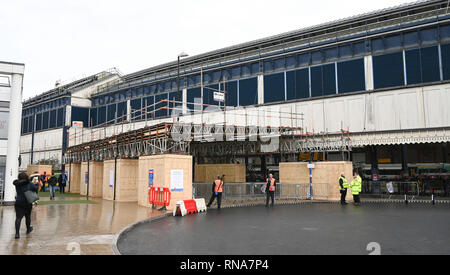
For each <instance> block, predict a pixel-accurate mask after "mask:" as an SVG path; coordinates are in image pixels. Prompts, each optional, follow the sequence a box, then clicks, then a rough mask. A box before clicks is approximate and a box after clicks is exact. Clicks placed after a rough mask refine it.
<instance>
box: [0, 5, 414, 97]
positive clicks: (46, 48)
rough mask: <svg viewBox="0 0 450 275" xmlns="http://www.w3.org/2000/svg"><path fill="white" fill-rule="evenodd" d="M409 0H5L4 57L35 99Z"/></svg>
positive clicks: (0, 24)
mask: <svg viewBox="0 0 450 275" xmlns="http://www.w3.org/2000/svg"><path fill="white" fill-rule="evenodd" d="M407 2H411V1H405V0H376V1H374V0H371V1H367V0H340V1H336V0H322V1H311V0H308V1H303V0H226V1H218V0H189V1H188V0H165V1H163V0H160V1H150V0H144V1H140V0H123V1H122V0H73V1H66V0H39V1H36V0H29V1H26V0H1V2H0V33H1V34H0V35H1V36H0V37H1V40H0V60H1V61H10V62H20V63H25V79H24V95H23V98H24V99H26V98H29V97H31V96H35V95H37V94H40V93H43V92H45V91H48V90H50V89H52V88H53V87H54V85H55V82H56V81H57V80H61V81H62V82H63V83H65V82H68V81H71V80H75V78H80V77H82V76H88V75H92V74H95V73H98V72H100V71H103V70H106V69H109V68H112V67H116V68H118V69H119V70H120V71H122V73H124V74H128V73H133V72H136V71H138V70H142V69H146V68H149V67H152V66H155V65H159V64H162V63H166V62H170V61H173V60H176V57H177V55H178V54H179V53H180V52H182V51H185V52H187V53H188V54H190V55H191V56H192V55H197V54H201V53H204V52H207V51H211V50H216V49H219V48H224V47H228V46H231V45H235V44H239V43H244V42H248V41H251V40H254V39H259V38H264V37H267V36H271V35H276V34H280V33H282V32H287V31H292V30H296V29H300V28H304V27H309V26H312V25H316V24H321V23H326V22H328V21H332V20H336V19H341V18H345V17H348V16H354V15H358V14H361V13H365V12H370V11H374V10H378V9H383V8H388V7H392V6H396V5H399V4H402V3H407Z"/></svg>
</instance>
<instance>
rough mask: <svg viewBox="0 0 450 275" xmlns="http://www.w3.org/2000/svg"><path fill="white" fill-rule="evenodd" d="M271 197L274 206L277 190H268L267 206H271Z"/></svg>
mask: <svg viewBox="0 0 450 275" xmlns="http://www.w3.org/2000/svg"><path fill="white" fill-rule="evenodd" d="M269 199H272V206H273V205H274V204H275V191H267V198H266V207H268V206H269Z"/></svg>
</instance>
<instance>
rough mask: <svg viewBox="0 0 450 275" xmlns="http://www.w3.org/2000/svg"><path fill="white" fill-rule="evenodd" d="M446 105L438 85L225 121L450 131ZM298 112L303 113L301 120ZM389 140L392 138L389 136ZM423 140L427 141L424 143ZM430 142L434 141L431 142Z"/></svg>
mask: <svg viewBox="0 0 450 275" xmlns="http://www.w3.org/2000/svg"><path fill="white" fill-rule="evenodd" d="M449 106H450V84H441V85H434V86H425V87H414V88H405V89H397V90H388V91H382V92H373V93H365V94H353V95H346V96H338V97H331V98H325V99H315V100H308V101H302V102H297V103H281V104H274V105H269V106H267V105H266V106H259V107H245V108H242V107H240V108H235V109H233V108H229V107H227V114H226V117H227V122H226V123H227V124H228V125H236V126H263V127H266V126H273V127H278V126H283V127H303V128H304V129H306V130H307V131H308V132H313V131H314V132H315V133H320V132H323V131H324V132H330V133H333V132H337V131H340V130H341V129H342V128H343V129H344V130H349V131H350V132H353V133H361V132H369V133H372V132H386V131H403V130H411V129H427V128H442V127H450V111H449ZM300 114H303V120H302V119H301V118H302V117H301V116H300ZM179 120H180V122H185V123H194V124H200V123H201V122H202V121H203V122H205V123H208V124H222V123H223V121H224V114H223V112H212V113H208V112H205V113H203V114H195V115H188V116H183V117H180V119H179ZM163 122H173V118H166V119H160V120H153V121H148V122H145V121H144V122H138V123H131V124H125V125H117V126H108V127H106V128H96V129H88V128H84V129H77V130H75V129H73V128H72V129H71V130H70V137H71V138H70V142H69V146H73V145H76V144H81V143H85V142H89V141H92V140H98V139H103V138H105V137H110V136H113V135H115V134H119V133H123V132H128V131H131V130H135V129H139V128H143V127H145V126H150V125H156V124H159V123H163ZM75 132H76V135H75ZM82 132H83V135H82ZM75 137H76V139H75ZM387 138H392V139H393V140H396V139H394V138H393V137H390V136H388V137H387ZM444 139H445V138H444ZM421 140H424V141H425V142H427V139H421ZM441 140H442V139H441ZM429 142H435V141H432V139H430V141H429Z"/></svg>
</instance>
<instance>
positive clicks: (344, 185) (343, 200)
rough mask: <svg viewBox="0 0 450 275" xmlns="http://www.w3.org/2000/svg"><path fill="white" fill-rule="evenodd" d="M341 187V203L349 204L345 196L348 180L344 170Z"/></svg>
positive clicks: (340, 182)
mask: <svg viewBox="0 0 450 275" xmlns="http://www.w3.org/2000/svg"><path fill="white" fill-rule="evenodd" d="M339 189H340V191H341V204H342V205H346V204H348V203H347V202H346V201H345V198H346V197H347V189H348V181H347V179H346V178H345V174H344V172H342V173H341V176H340V177H339Z"/></svg>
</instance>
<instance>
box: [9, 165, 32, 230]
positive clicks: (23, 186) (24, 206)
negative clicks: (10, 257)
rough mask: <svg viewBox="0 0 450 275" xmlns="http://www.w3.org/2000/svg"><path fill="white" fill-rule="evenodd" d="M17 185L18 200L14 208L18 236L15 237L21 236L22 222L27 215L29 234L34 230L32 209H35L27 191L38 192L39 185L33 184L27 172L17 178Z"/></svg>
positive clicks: (15, 182)
mask: <svg viewBox="0 0 450 275" xmlns="http://www.w3.org/2000/svg"><path fill="white" fill-rule="evenodd" d="M13 184H14V186H15V187H16V193H17V196H16V202H15V204H14V209H15V210H16V236H15V238H16V239H18V238H20V234H19V231H20V224H21V223H22V218H23V217H24V216H25V223H26V226H27V235H28V234H30V233H31V231H33V227H32V226H31V210H32V209H33V205H32V204H31V203H28V201H27V199H26V197H25V192H26V191H29V190H31V191H33V192H36V193H37V192H38V186H36V185H34V184H32V183H31V182H30V179H29V178H28V175H27V174H26V173H20V174H19V177H18V179H17V180H15V181H14V182H13Z"/></svg>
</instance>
